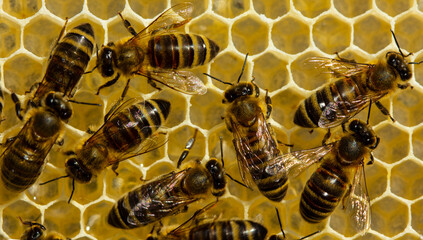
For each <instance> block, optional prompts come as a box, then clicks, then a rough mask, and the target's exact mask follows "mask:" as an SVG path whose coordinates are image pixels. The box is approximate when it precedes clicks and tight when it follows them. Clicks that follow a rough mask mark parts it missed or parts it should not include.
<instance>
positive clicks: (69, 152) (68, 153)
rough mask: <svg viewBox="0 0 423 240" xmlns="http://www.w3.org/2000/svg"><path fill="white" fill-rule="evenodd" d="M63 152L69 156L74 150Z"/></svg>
mask: <svg viewBox="0 0 423 240" xmlns="http://www.w3.org/2000/svg"><path fill="white" fill-rule="evenodd" d="M63 154H65V155H66V156H71V155H76V154H75V152H74V151H72V150H70V151H66V152H64V153H63Z"/></svg>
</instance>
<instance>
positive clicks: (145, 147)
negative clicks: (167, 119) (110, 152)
mask: <svg viewBox="0 0 423 240" xmlns="http://www.w3.org/2000/svg"><path fill="white" fill-rule="evenodd" d="M149 127H151V126H149ZM157 127H160V128H162V129H163V128H164V127H163V126H156V127H154V126H153V128H157ZM166 137H167V134H165V133H164V132H156V133H154V134H153V135H151V136H150V137H149V138H146V139H144V140H143V141H142V142H141V144H140V146H139V147H138V148H137V149H136V150H133V151H129V152H124V153H121V154H120V155H119V156H117V157H116V158H114V159H115V161H110V162H109V164H110V165H113V164H115V163H118V162H121V161H123V160H126V159H129V158H133V157H136V156H139V155H142V154H145V153H148V152H151V151H154V150H156V149H158V148H160V147H162V146H163V145H165V144H166V143H167V139H166Z"/></svg>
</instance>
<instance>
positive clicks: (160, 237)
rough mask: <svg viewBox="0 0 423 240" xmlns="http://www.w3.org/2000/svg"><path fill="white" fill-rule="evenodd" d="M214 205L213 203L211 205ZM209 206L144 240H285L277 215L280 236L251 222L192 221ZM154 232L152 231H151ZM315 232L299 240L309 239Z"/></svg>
mask: <svg viewBox="0 0 423 240" xmlns="http://www.w3.org/2000/svg"><path fill="white" fill-rule="evenodd" d="M212 204H214V203H212ZM210 205H211V204H209V205H207V206H206V207H204V208H203V209H200V210H198V211H197V212H195V213H194V215H193V216H192V217H191V218H190V219H188V220H187V221H185V222H184V223H182V224H181V225H179V226H178V227H177V228H174V229H172V230H171V231H169V232H168V233H163V232H162V231H161V229H159V230H158V231H156V232H154V231H152V233H151V234H150V236H148V237H147V239H146V240H164V239H167V240H196V239H202V240H226V239H233V240H244V239H245V240H247V239H254V240H285V239H286V237H285V233H284V231H283V229H282V224H281V221H280V217H279V215H278V220H279V224H280V227H281V232H282V234H283V235H282V236H280V235H277V234H273V235H269V234H268V230H267V228H266V227H265V226H263V225H262V224H260V223H258V222H254V221H251V220H238V219H234V220H213V221H210V220H204V219H203V221H202V222H201V221H200V222H199V221H194V219H195V218H196V217H197V216H198V215H199V214H200V213H202V212H204V211H205V210H207V209H208V208H210V207H211V206H210ZM153 230H154V229H153ZM319 232H320V231H317V232H315V233H312V234H310V235H308V236H305V237H303V238H301V239H305V238H307V237H310V236H312V235H314V234H316V233H319Z"/></svg>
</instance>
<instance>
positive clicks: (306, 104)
mask: <svg viewBox="0 0 423 240" xmlns="http://www.w3.org/2000/svg"><path fill="white" fill-rule="evenodd" d="M391 32H392V31H391ZM392 36H393V37H394V40H395V43H396V45H397V47H398V52H387V53H386V55H385V58H384V59H381V60H379V62H378V63H376V64H368V63H357V62H355V61H353V60H346V59H343V58H340V57H339V59H330V58H323V57H315V58H311V59H310V60H309V61H310V62H313V63H317V64H318V65H319V67H320V68H328V69H329V71H330V72H331V73H332V74H333V75H334V76H335V77H337V78H338V80H336V81H335V82H331V83H328V84H326V85H325V86H323V87H322V88H320V89H319V90H317V91H316V92H315V93H313V94H312V95H311V96H310V97H308V98H307V99H305V100H304V101H303V102H302V103H301V104H300V106H299V107H298V109H297V111H296V112H295V117H294V123H295V124H297V125H299V126H301V127H306V128H317V127H321V128H332V127H335V126H338V125H340V124H343V123H345V122H347V121H348V120H349V119H350V118H351V117H353V116H354V115H356V114H357V113H359V112H360V111H361V110H362V109H364V108H365V107H366V106H368V105H369V104H371V103H375V104H376V106H377V107H378V108H379V109H380V110H381V112H382V113H383V114H384V115H388V116H389V117H390V118H391V119H392V121H394V119H393V118H392V117H391V116H390V115H389V111H388V110H387V109H386V108H385V107H384V106H383V105H382V104H381V103H380V102H379V100H380V99H381V98H382V97H384V96H387V95H388V94H389V93H392V92H393V91H395V90H396V89H397V88H400V89H406V88H408V87H409V86H411V85H410V84H409V83H406V81H408V80H410V79H411V77H412V72H411V68H410V66H409V64H418V63H415V62H407V60H406V58H407V57H408V56H409V55H410V54H408V55H404V54H403V53H402V51H401V48H400V47H399V45H398V41H397V39H396V38H395V34H394V32H392Z"/></svg>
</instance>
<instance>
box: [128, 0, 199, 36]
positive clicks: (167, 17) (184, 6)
mask: <svg viewBox="0 0 423 240" xmlns="http://www.w3.org/2000/svg"><path fill="white" fill-rule="evenodd" d="M193 9H194V6H193V4H192V3H189V2H185V3H180V4H177V5H174V6H172V7H171V8H169V9H167V10H166V11H164V12H163V13H162V14H161V15H160V16H158V17H157V18H156V19H155V20H154V21H153V22H151V23H150V24H149V25H148V26H147V27H145V28H144V29H143V30H141V31H140V32H139V33H138V34H137V35H136V36H134V37H133V38H131V39H130V40H129V41H137V40H140V39H142V38H145V37H147V36H151V35H157V34H162V33H164V32H169V31H172V30H174V29H175V28H178V27H181V26H183V25H185V24H186V23H188V22H189V21H191V14H192V11H193Z"/></svg>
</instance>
